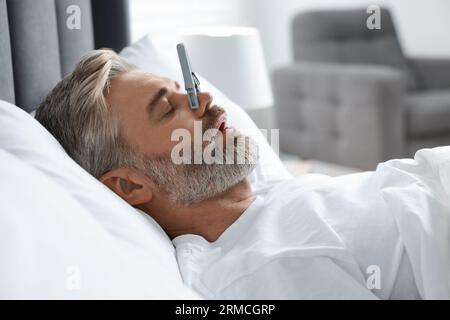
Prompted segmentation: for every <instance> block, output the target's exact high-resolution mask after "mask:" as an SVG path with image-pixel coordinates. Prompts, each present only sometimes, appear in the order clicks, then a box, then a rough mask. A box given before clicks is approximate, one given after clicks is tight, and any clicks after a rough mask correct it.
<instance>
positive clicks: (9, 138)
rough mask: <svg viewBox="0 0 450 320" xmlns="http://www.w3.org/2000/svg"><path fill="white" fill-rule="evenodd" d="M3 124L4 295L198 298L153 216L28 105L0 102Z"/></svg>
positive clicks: (0, 277) (0, 292)
mask: <svg viewBox="0 0 450 320" xmlns="http://www.w3.org/2000/svg"><path fill="white" fill-rule="evenodd" d="M0 128H1V129H0V163H1V166H0V179H1V183H0V261H1V263H0V299H11V298H31V299H34V298H43V299H46V298H64V299H65V298H69V299H72V298H73V299H77V298H150V299H152V298H157V299H164V298H175V299H196V298H199V297H198V295H197V294H195V293H194V292H193V291H191V290H188V289H186V288H185V287H184V285H183V282H182V279H181V276H180V273H179V270H178V265H177V262H176V258H175V254H174V248H173V245H172V243H171V242H170V240H169V238H168V237H167V235H166V234H165V233H164V232H163V231H162V229H161V228H160V227H159V226H158V225H157V224H156V223H155V221H154V220H153V219H151V218H150V217H148V216H146V215H144V214H143V213H140V212H138V211H136V210H135V209H134V208H133V207H131V206H130V205H128V204H127V203H126V202H124V201H123V200H122V199H121V198H120V197H118V196H116V195H115V194H114V193H113V192H112V191H110V190H109V189H108V188H106V187H105V186H104V185H103V184H102V183H101V182H99V181H98V180H96V179H95V178H94V177H92V176H91V175H90V174H88V173H87V172H86V171H85V170H83V169H82V168H81V167H80V166H78V165H77V164H76V163H75V162H74V161H73V160H72V159H71V158H70V157H69V156H68V155H67V154H66V153H65V151H64V150H63V148H62V147H61V145H60V144H59V143H58V142H57V141H56V139H54V138H53V136H52V135H51V134H50V133H49V132H48V131H47V130H45V128H44V127H42V126H41V125H40V124H39V123H38V122H37V121H36V120H35V119H34V118H33V117H32V116H30V115H29V114H28V113H26V112H25V111H23V110H21V109H19V108H18V107H16V106H14V105H12V104H9V103H7V102H4V101H0ZM78 280H79V281H78Z"/></svg>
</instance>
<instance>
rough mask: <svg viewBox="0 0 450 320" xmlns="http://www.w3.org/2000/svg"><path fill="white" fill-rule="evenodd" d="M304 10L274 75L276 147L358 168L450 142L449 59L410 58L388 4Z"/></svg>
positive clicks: (372, 165)
mask: <svg viewBox="0 0 450 320" xmlns="http://www.w3.org/2000/svg"><path fill="white" fill-rule="evenodd" d="M367 17H368V15H367V14H366V12H365V9H361V10H336V11H316V12H307V13H301V14H299V15H298V16H296V17H295V18H294V20H293V24H292V26H293V47H294V58H295V62H294V63H293V64H292V65H289V66H286V67H282V68H280V69H277V70H275V71H274V73H273V77H272V82H273V91H274V98H275V108H276V109H275V110H276V115H277V122H278V127H279V128H280V150H281V151H284V152H289V153H294V154H298V155H299V156H301V157H303V158H314V159H317V160H322V161H329V162H334V163H337V164H341V165H346V166H352V167H355V168H361V169H369V170H370V169H374V168H375V167H376V165H377V164H378V163H379V162H382V161H385V160H388V159H392V158H402V157H409V156H411V155H413V154H414V152H415V151H416V150H418V149H420V148H424V147H435V146H439V145H449V144H450V59H449V60H443V59H408V58H406V57H405V56H404V55H403V53H402V50H401V48H400V44H399V41H398V38H397V35H396V32H395V28H394V25H393V22H392V19H391V17H390V14H389V12H388V11H387V10H385V9H383V10H382V11H381V29H380V30H376V29H375V30H369V29H368V28H367V27H366V19H367Z"/></svg>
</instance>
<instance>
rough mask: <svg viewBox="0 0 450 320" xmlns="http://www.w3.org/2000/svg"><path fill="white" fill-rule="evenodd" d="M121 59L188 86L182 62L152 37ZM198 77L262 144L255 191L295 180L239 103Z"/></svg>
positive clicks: (237, 122)
mask: <svg viewBox="0 0 450 320" xmlns="http://www.w3.org/2000/svg"><path fill="white" fill-rule="evenodd" d="M173 50H176V48H175V47H174V48H173ZM120 56H122V57H123V58H125V59H126V60H127V61H128V62H130V63H131V64H133V65H135V66H137V67H139V68H140V69H142V70H145V71H147V72H150V73H153V74H158V75H162V76H165V77H168V78H171V79H174V80H177V81H178V82H179V83H180V84H181V85H182V86H183V84H184V81H183V76H182V73H181V68H180V66H179V61H178V60H177V59H176V58H174V57H176V55H166V56H164V57H163V55H162V53H161V51H160V50H159V49H158V48H157V47H156V45H155V44H154V43H153V42H152V41H151V39H150V35H146V36H145V37H143V38H141V39H140V40H138V41H137V42H135V43H134V44H132V45H131V46H128V47H126V48H125V49H123V50H122V52H120ZM194 71H195V70H194ZM198 77H199V80H200V87H201V90H202V91H208V92H210V93H211V94H212V96H213V99H214V103H216V104H218V105H220V106H222V107H223V108H224V109H225V110H226V111H227V114H228V120H229V122H230V124H231V125H232V126H233V127H235V128H238V129H239V130H240V131H241V132H244V133H246V134H248V135H250V136H251V137H253V138H254V139H256V141H257V142H258V145H259V154H260V159H259V162H258V164H257V166H256V167H255V170H254V171H253V172H252V174H251V175H250V181H251V183H252V187H253V190H254V191H256V192H257V191H258V190H260V189H262V188H265V187H267V186H268V185H270V184H272V183H273V182H276V181H279V180H283V179H288V178H291V177H292V175H291V174H290V173H289V172H288V171H287V169H286V168H285V167H284V165H283V163H282V162H281V160H280V158H279V157H278V156H277V155H276V153H275V152H274V151H273V149H272V148H271V147H270V145H269V144H268V142H267V140H266V138H265V137H264V136H263V134H262V133H261V131H260V130H259V129H258V127H257V126H256V124H255V123H254V122H253V120H252V119H251V118H250V117H249V116H248V114H247V113H246V112H245V111H244V110H243V109H242V108H241V107H239V106H238V105H237V104H236V103H234V102H232V101H231V100H230V99H228V98H227V97H226V96H225V95H224V94H223V93H222V92H221V91H220V90H219V89H217V88H216V87H215V86H214V85H212V84H211V83H210V82H209V81H208V80H207V79H205V78H203V77H202V76H201V75H198ZM269 138H270V136H269Z"/></svg>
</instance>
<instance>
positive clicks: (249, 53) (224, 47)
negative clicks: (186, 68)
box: [180, 27, 273, 110]
mask: <svg viewBox="0 0 450 320" xmlns="http://www.w3.org/2000/svg"><path fill="white" fill-rule="evenodd" d="M180 34H181V40H182V41H183V42H184V43H185V45H186V47H187V51H188V55H189V58H190V60H191V65H192V69H193V71H194V72H198V73H199V74H201V75H203V76H204V77H205V78H207V79H208V80H209V81H210V82H211V83H212V84H214V85H215V86H216V87H218V88H219V89H220V90H222V91H223V92H224V93H225V94H226V95H227V96H228V97H229V98H230V99H231V100H233V101H234V102H235V103H237V104H239V105H240V106H241V107H243V108H244V109H250V110H251V109H258V108H266V107H270V106H272V104H273V97H272V91H271V87H270V81H269V77H268V72H267V67H266V63H265V60H264V54H263V49H262V45H261V40H260V37H259V32H258V30H257V29H255V28H250V27H206V28H205V27H202V28H191V29H184V30H181V32H180Z"/></svg>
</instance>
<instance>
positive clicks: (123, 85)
mask: <svg viewBox="0 0 450 320" xmlns="http://www.w3.org/2000/svg"><path fill="white" fill-rule="evenodd" d="M165 86H167V87H169V88H172V87H174V86H175V82H174V81H173V80H171V79H169V78H166V77H162V76H158V75H155V74H152V73H148V72H145V71H142V70H132V71H128V72H124V73H122V74H120V75H119V76H117V77H116V78H115V79H113V80H112V81H111V84H110V90H109V91H110V94H114V93H115V92H117V91H119V92H121V91H139V90H142V89H144V90H146V91H148V90H154V91H157V90H159V89H160V88H161V87H165Z"/></svg>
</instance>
